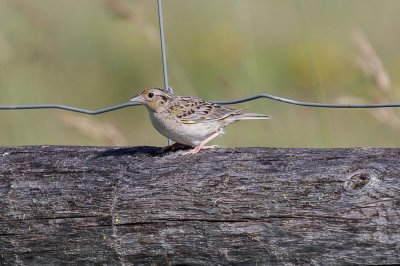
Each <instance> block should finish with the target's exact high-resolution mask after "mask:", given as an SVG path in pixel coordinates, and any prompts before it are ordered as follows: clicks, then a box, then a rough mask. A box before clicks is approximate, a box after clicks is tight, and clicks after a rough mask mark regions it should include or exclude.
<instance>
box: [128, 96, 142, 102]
mask: <svg viewBox="0 0 400 266" xmlns="http://www.w3.org/2000/svg"><path fill="white" fill-rule="evenodd" d="M129 101H130V102H134V103H139V104H143V98H142V95H136V96H134V97H133V98H132V99H130V100H129Z"/></svg>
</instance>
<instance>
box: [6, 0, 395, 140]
mask: <svg viewBox="0 0 400 266" xmlns="http://www.w3.org/2000/svg"><path fill="white" fill-rule="evenodd" d="M399 10H400V1H398V0H392V1H389V0H379V1H378V0H374V1H372V0H357V1H355V0H335V1H320V0H285V1H276V0H275V1H272V0H271V1H266V0H212V1H211V0H209V1H199V0H164V19H165V34H166V43H167V49H168V64H169V65H168V66H169V79H170V85H171V86H172V87H173V88H174V90H175V92H176V94H179V95H192V96H197V97H201V98H203V99H206V100H223V99H236V98H241V97H245V96H250V95H253V94H257V93H270V94H275V95H279V96H282V97H288V98H294V99H298V100H304V101H318V102H336V103H344V102H346V103H349V102H354V103H355V102H358V103H366V102H369V103H372V102H396V101H397V102H400V97H399V93H398V84H399V77H400V75H399V74H400V73H399V72H400V52H399V47H400V27H399V25H400V16H399V15H398V13H399ZM158 34H159V31H158V19H157V7H156V1H155V0H154V1H152V0H86V1H78V0H0V104H39V103H58V104H65V105H72V106H76V107H81V108H89V109H99V108H103V107H106V106H110V105H114V104H119V103H122V102H126V101H127V100H129V98H130V97H131V96H132V95H134V94H136V93H138V92H139V91H141V90H142V89H143V88H146V87H157V86H163V78H162V68H161V56H160V47H159V35H158ZM242 106H248V107H249V111H251V112H259V113H265V114H270V115H272V116H273V119H272V120H269V121H244V122H240V123H237V124H234V125H232V126H230V127H228V128H227V130H226V132H227V133H226V134H225V136H224V137H223V138H217V140H215V141H214V144H218V145H221V146H224V147H232V146H267V147H350V146H385V147H397V146H399V144H400V138H399V137H398V136H399V133H400V119H399V118H400V112H399V111H397V110H394V109H384V110H334V109H325V110H321V109H316V108H306V107H299V106H292V105H287V104H282V103H277V102H273V101H270V100H256V101H253V102H248V103H245V104H242V105H236V107H242ZM0 128H1V129H0V145H2V146H8V145H37V144H59V145H132V146H133V145H154V146H163V145H165V144H166V140H165V138H164V137H162V136H161V135H160V134H159V133H157V132H156V131H155V130H154V129H153V127H152V126H151V123H150V121H149V119H148V115H147V111H146V110H145V108H144V107H130V108H126V109H123V110H118V111H115V112H111V113H107V114H102V115H98V116H87V115H82V114H76V113H71V112H67V111H61V110H27V111H22V110H16V111H0Z"/></svg>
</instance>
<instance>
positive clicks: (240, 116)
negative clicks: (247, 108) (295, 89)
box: [234, 113, 272, 120]
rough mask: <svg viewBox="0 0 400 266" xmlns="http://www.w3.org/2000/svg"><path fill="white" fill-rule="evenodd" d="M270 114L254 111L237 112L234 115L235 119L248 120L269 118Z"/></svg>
mask: <svg viewBox="0 0 400 266" xmlns="http://www.w3.org/2000/svg"><path fill="white" fill-rule="evenodd" d="M271 118H272V116H270V115H262V114H255V113H245V114H237V115H235V116H234V119H235V120H249V119H271Z"/></svg>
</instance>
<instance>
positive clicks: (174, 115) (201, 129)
mask: <svg viewBox="0 0 400 266" xmlns="http://www.w3.org/2000/svg"><path fill="white" fill-rule="evenodd" d="M130 101H131V102H136V103H140V104H143V105H145V106H146V107H147V109H148V111H149V114H150V120H151V122H152V124H153V126H154V127H155V128H156V129H157V131H158V132H160V133H161V134H162V135H164V136H165V137H167V138H169V139H171V140H173V141H175V142H176V143H180V144H184V145H189V146H192V147H195V148H194V149H192V150H191V151H189V152H185V153H184V154H183V155H186V154H195V153H197V152H199V151H200V150H201V149H205V148H214V147H215V146H205V145H206V144H207V143H208V142H209V141H211V140H212V139H214V138H215V137H217V136H218V135H221V134H223V128H224V127H226V126H228V125H230V124H232V123H235V122H237V121H240V120H247V119H269V118H271V117H270V116H268V115H262V114H253V113H243V111H244V110H245V109H246V108H242V109H233V108H229V107H225V106H222V105H218V104H214V103H210V102H205V101H203V100H200V99H198V98H195V97H188V96H175V95H172V94H171V93H169V92H168V91H167V90H165V89H160V88H149V89H146V90H144V91H142V92H141V93H139V94H138V95H136V96H135V97H133V98H132V99H130Z"/></svg>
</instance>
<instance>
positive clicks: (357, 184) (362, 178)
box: [343, 169, 377, 194]
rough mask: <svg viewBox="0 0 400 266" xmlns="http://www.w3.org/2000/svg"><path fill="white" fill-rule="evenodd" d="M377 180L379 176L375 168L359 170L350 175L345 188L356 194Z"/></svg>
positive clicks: (344, 185)
mask: <svg viewBox="0 0 400 266" xmlns="http://www.w3.org/2000/svg"><path fill="white" fill-rule="evenodd" d="M375 180H377V176H376V173H375V172H374V171H373V170H369V169H364V170H358V171H356V172H353V173H351V174H350V175H349V176H348V178H347V180H346V182H344V184H343V188H344V189H345V190H346V191H347V192H349V193H352V194H355V193H358V192H360V191H362V190H363V189H365V188H366V187H367V186H368V185H371V183H373V182H374V181H375Z"/></svg>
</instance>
